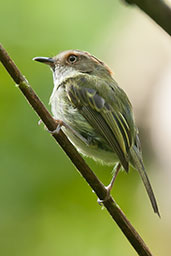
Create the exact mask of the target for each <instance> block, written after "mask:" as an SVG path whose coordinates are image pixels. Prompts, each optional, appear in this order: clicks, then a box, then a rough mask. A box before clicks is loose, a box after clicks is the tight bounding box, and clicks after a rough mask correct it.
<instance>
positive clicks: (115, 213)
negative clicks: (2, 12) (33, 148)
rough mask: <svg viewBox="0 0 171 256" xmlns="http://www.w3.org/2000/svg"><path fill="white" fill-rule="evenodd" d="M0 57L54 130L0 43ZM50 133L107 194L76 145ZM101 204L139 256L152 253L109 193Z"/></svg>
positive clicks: (94, 185) (98, 192)
mask: <svg viewBox="0 0 171 256" xmlns="http://www.w3.org/2000/svg"><path fill="white" fill-rule="evenodd" d="M0 60H1V62H2V63H3V65H4V67H5V68H6V69H7V71H8V73H9V74H10V76H11V77H12V78H13V80H14V81H15V82H16V83H17V84H18V88H19V89H20V90H21V91H22V93H23V94H24V96H25V97H26V98H27V100H28V102H29V103H30V105H31V106H32V107H33V109H34V111H35V112H36V113H37V114H38V116H39V117H40V118H41V120H42V121H43V122H44V124H45V125H46V126H47V128H48V129H49V130H51V131H52V130H54V129H55V128H56V122H55V120H54V119H53V117H52V116H51V115H50V113H49V112H48V110H47V109H46V108H45V106H44V105H43V103H42V102H41V101H40V99H39V98H38V96H37V95H36V94H35V92H34V91H33V89H32V88H31V87H30V85H29V84H28V82H27V80H26V79H25V77H24V76H23V75H22V74H21V72H20V71H19V69H18V68H17V66H16V65H15V63H14V62H13V61H12V59H11V58H10V57H9V55H8V53H7V52H6V50H5V49H4V48H3V47H2V45H0ZM53 137H54V139H55V140H56V141H57V142H58V143H59V144H60V146H61V147H62V148H63V150H64V151H65V153H66V154H67V155H68V157H69V158H70V159H71V161H72V163H73V164H74V165H75V166H76V167H77V169H78V171H79V172H80V173H81V175H82V176H83V177H84V179H85V180H86V181H87V182H88V184H89V185H90V186H91V188H92V189H93V191H94V192H95V193H96V195H97V196H98V198H100V199H101V200H103V199H104V198H105V196H106V194H107V191H106V188H105V187H104V185H103V184H102V183H101V182H100V180H99V179H98V178H97V177H96V175H95V174H94V173H93V171H92V170H91V169H90V168H89V166H88V165H87V164H86V162H85V161H84V159H83V158H82V157H81V156H80V154H79V153H78V152H77V150H76V149H75V147H74V146H73V145H72V144H71V143H70V141H69V140H68V139H67V137H66V136H65V134H64V133H63V132H62V131H60V132H59V134H54V135H53ZM104 206H105V207H106V209H107V211H108V212H109V213H110V215H111V216H112V218H113V220H114V221H115V222H116V223H117V225H118V226H119V227H120V229H121V230H122V232H123V233H124V234H125V236H126V237H127V239H128V240H129V242H130V243H131V244H132V246H133V247H134V249H135V250H136V251H137V253H138V254H139V255H140V256H152V254H151V252H150V251H149V249H148V247H147V246H146V244H145V243H144V241H143V240H142V238H141V237H140V235H139V234H138V233H137V231H136V230H135V229H134V227H133V226H132V225H131V224H130V222H129V221H128V219H127V218H126V216H125V215H124V213H123V212H122V211H121V209H120V208H119V206H118V205H117V204H116V203H115V201H114V200H113V198H112V197H111V196H110V198H109V199H108V200H107V201H105V202H104Z"/></svg>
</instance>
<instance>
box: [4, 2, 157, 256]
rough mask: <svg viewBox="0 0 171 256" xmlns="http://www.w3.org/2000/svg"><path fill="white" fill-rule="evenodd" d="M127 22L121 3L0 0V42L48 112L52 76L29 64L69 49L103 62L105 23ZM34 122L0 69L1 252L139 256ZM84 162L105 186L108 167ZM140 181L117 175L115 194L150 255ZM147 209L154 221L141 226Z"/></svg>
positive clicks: (135, 176)
mask: <svg viewBox="0 0 171 256" xmlns="http://www.w3.org/2000/svg"><path fill="white" fill-rule="evenodd" d="M128 18H129V17H126V16H125V9H124V7H123V6H122V3H120V2H119V1H111V0H107V1H102V0H100V1H99V0H94V1H90V0H87V1H80V0H73V1H66V0H65V1H64V0H58V1H55V0H49V1H44V2H43V1H40V0H34V1H33V0H30V1H19V0H15V1H12V0H6V1H1V15H0V27H1V38H0V39H1V43H2V44H3V46H4V47H5V48H6V49H7V50H8V52H9V54H10V56H11V57H12V58H13V59H14V60H15V62H16V64H17V65H18V67H19V68H20V70H21V71H22V72H23V74H24V75H25V76H26V77H27V79H28V80H29V82H30V84H31V85H32V86H33V88H34V89H35V91H36V92H37V93H38V95H39V96H40V98H41V99H42V100H43V101H44V102H45V104H46V106H47V107H48V108H49V106H48V99H49V97H50V94H51V91H52V87H53V84H52V76H51V72H50V70H49V69H48V68H47V67H45V66H43V65H39V64H38V63H34V62H33V61H32V58H33V57H35V56H53V55H56V54H57V53H58V52H59V51H62V50H66V49H72V48H74V49H82V50H87V51H90V52H92V53H93V54H95V55H97V56H99V57H100V51H99V50H98V49H100V47H101V48H102V46H101V43H100V42H101V41H102V39H103V38H104V37H105V35H106V31H107V30H108V26H109V24H110V23H111V22H112V21H113V19H114V20H120V24H122V23H124V21H125V26H126V20H127V19H128ZM117 24H118V21H117V22H116V25H113V31H112V33H116V37H117V34H118V33H119V30H120V27H119V26H117ZM114 43H115V42H114ZM38 120H39V118H38V117H37V116H36V115H35V113H34V111H32V109H31V108H30V106H29V105H28V104H27V102H26V101H25V99H24V97H23V96H22V95H21V93H20V92H19V91H18V90H17V89H16V88H15V86H14V83H13V81H12V80H11V78H10V77H9V75H8V74H7V72H6V71H5V70H4V68H3V66H2V65H0V124H1V125H0V254H1V255H3V256H8V255H13V256H15V255H16V256H21V255H22V256H23V255H24V256H27V255H32V256H34V255H35V256H38V255H41V256H43V255H61V256H62V255H82V256H84V255H89V256H91V255H92V256H95V255H98V256H102V255H117V256H121V255H131V256H133V255H136V253H135V252H134V250H133V249H132V248H131V246H130V244H129V243H128V242H127V240H126V239H125V238H124V236H123V234H122V233H121V231H120V230H119V228H118V227H117V226H116V225H115V224H114V223H113V221H112V220H111V219H110V217H109V215H108V214H107V213H106V211H105V210H103V211H102V210H101V209H100V206H99V205H98V204H97V203H96V197H95V195H94V194H93V193H92V191H91V189H90V188H89V187H88V186H87V183H86V182H84V181H83V179H82V178H81V177H80V175H79V174H78V173H77V172H76V171H75V168H74V167H73V165H72V164H71V162H70V161H69V159H68V158H67V157H66V155H65V153H64V152H62V150H61V149H60V148H59V146H58V145H57V144H56V143H55V141H54V140H53V139H52V138H51V136H50V135H49V134H48V133H47V131H45V130H44V128H43V125H41V126H38ZM87 161H88V163H89V164H90V166H91V167H92V168H93V170H94V171H95V172H96V174H97V175H98V177H100V179H101V180H102V181H103V182H104V183H105V184H107V183H108V182H109V181H110V179H111V168H109V167H105V166H99V165H98V164H96V163H94V162H93V161H91V160H87ZM139 181H140V178H139V177H138V174H137V173H136V172H132V171H131V172H130V174H129V175H127V174H126V173H120V175H119V177H118V179H117V181H116V184H115V188H114V190H113V192H112V193H113V195H114V196H115V199H116V201H117V202H118V203H119V205H120V206H121V208H122V209H124V211H125V213H126V215H128V218H130V219H131V220H132V222H133V224H134V225H135V226H136V228H137V229H138V230H141V231H142V232H141V234H142V236H143V237H145V238H146V239H145V240H146V241H147V242H148V245H149V247H152V248H153V250H154V251H155V250H156V249H155V236H154V233H153V232H152V231H150V232H149V230H148V228H147V227H148V224H149V223H153V225H154V226H155V224H156V223H158V220H156V218H155V216H153V213H152V209H151V208H150V207H151V206H150V203H149V201H148V199H147V196H146V195H145V190H143V188H142V191H141V192H139V191H138V189H139V188H138V184H139ZM140 198H141V201H139V200H140ZM142 200H143V203H142ZM147 211H148V212H150V214H151V219H149V220H147V223H146V225H144V223H142V218H143V217H144V214H146V213H147Z"/></svg>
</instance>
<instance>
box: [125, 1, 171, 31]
mask: <svg viewBox="0 0 171 256" xmlns="http://www.w3.org/2000/svg"><path fill="white" fill-rule="evenodd" d="M125 1H126V2H127V3H128V4H136V5H137V6H138V7H139V8H140V9H142V10H143V11H144V12H145V13H146V14H148V15H149V16H150V17H151V18H152V19H153V20H154V21H155V22H156V23H157V24H158V25H159V26H160V27H162V28H163V29H164V30H165V31H166V32H167V33H168V34H169V35H171V7H170V6H168V5H167V4H166V3H165V2H164V1H163V0H125Z"/></svg>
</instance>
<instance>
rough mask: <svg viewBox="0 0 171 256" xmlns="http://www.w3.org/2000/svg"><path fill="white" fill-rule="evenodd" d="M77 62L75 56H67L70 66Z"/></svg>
mask: <svg viewBox="0 0 171 256" xmlns="http://www.w3.org/2000/svg"><path fill="white" fill-rule="evenodd" d="M77 60H78V57H77V56H76V55H73V54H72V55H69V57H68V62H69V63H71V64H73V63H75V62H76V61H77Z"/></svg>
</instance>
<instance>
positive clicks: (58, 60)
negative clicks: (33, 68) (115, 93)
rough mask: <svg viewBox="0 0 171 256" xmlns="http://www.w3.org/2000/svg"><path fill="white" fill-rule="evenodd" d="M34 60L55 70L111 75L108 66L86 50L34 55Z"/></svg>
mask: <svg viewBox="0 0 171 256" xmlns="http://www.w3.org/2000/svg"><path fill="white" fill-rule="evenodd" d="M34 60H36V61H39V62H42V63H45V64H48V65H49V66H50V67H51V68H52V70H53V71H54V72H55V71H56V70H57V69H60V70H62V69H69V70H76V71H77V72H81V73H89V74H97V73H98V74H99V73H102V74H104V73H106V75H111V74H112V72H111V70H110V69H109V67H108V66H107V65H106V64H104V63H103V62H102V61H100V60H99V59H97V58H96V57H94V56H93V55H91V54H90V53H88V52H84V51H79V50H68V51H64V52H61V53H59V54H58V55H56V56H55V57H53V58H47V57H36V58H34Z"/></svg>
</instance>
